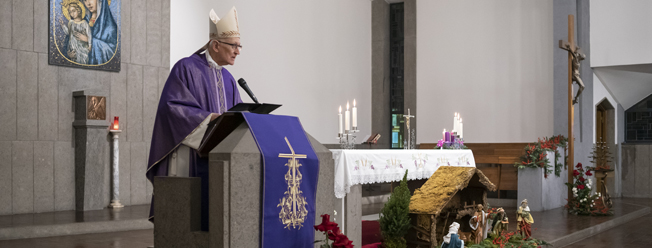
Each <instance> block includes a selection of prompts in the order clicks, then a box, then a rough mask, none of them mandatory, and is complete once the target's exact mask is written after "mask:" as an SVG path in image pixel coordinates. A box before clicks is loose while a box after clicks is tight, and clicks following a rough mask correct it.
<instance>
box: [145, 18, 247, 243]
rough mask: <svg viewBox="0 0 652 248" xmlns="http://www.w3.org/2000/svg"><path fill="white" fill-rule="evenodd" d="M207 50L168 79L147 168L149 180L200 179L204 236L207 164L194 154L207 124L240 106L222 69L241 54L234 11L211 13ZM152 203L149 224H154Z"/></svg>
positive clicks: (178, 66) (186, 60)
mask: <svg viewBox="0 0 652 248" xmlns="http://www.w3.org/2000/svg"><path fill="white" fill-rule="evenodd" d="M209 19H210V22H209V26H210V29H209V30H210V34H209V39H208V42H207V43H206V45H204V47H202V48H201V49H199V50H198V51H197V52H195V53H194V54H192V55H191V56H190V57H186V58H183V59H181V60H179V61H178V62H177V63H176V64H175V65H174V67H173V68H172V70H171V71H170V75H169V76H168V79H167V81H166V82H165V87H163V91H162V93H161V98H160V101H159V105H158V110H157V112H156V119H155V123H154V129H153V134H152V143H151V149H150V153H149V161H148V163H147V172H146V175H147V179H148V180H150V182H152V183H153V182H154V177H156V176H180V177H199V178H201V188H202V190H201V197H202V200H201V214H202V218H201V220H202V221H201V228H202V230H203V231H208V180H209V178H208V159H207V158H201V157H199V155H198V153H197V149H198V148H199V145H200V142H201V139H202V137H203V135H204V132H205V131H206V128H207V124H208V123H209V122H210V121H211V120H213V119H215V118H217V117H218V116H219V115H220V114H222V113H224V112H226V111H227V110H228V109H229V108H231V107H233V106H234V105H236V104H238V103H241V102H242V100H241V99H240V94H239V92H238V88H237V86H236V82H235V79H234V78H233V76H232V75H231V73H229V71H228V70H227V69H226V68H224V67H223V66H226V65H233V64H234V63H235V59H236V57H237V56H238V55H240V52H241V50H242V46H241V45H240V28H239V26H238V14H237V12H236V9H235V7H233V8H231V10H230V11H229V12H228V13H227V14H226V16H224V18H222V19H220V18H219V17H218V16H217V15H216V14H215V12H214V11H213V10H211V11H210V13H209ZM153 203H154V200H153V199H152V207H151V208H150V214H149V219H150V221H152V222H153V221H154V205H153Z"/></svg>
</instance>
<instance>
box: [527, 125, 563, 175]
mask: <svg viewBox="0 0 652 248" xmlns="http://www.w3.org/2000/svg"><path fill="white" fill-rule="evenodd" d="M567 142H568V139H567V138H566V137H564V136H563V135H557V136H552V137H550V138H547V137H544V138H543V139H541V138H539V139H538V140H537V142H536V143H534V144H528V145H527V146H525V148H524V149H525V155H523V156H521V162H517V163H515V164H514V166H517V167H518V168H519V169H524V168H526V167H531V168H543V175H544V176H545V177H546V178H548V175H549V174H551V173H552V172H553V170H552V165H550V160H549V159H548V157H547V156H546V155H547V154H546V152H555V163H554V172H555V175H556V176H557V177H559V176H560V175H561V168H562V164H561V163H560V162H559V159H560V158H561V154H559V150H558V149H557V148H559V147H562V148H564V149H565V148H566V146H567ZM565 164H566V159H564V165H565Z"/></svg>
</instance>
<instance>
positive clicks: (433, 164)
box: [331, 149, 475, 198]
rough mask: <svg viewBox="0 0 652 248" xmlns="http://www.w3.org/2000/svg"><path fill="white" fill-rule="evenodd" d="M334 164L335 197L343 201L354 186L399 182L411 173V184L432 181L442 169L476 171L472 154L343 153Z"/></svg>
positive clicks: (432, 151) (338, 152) (337, 154)
mask: <svg viewBox="0 0 652 248" xmlns="http://www.w3.org/2000/svg"><path fill="white" fill-rule="evenodd" d="M331 152H333V159H334V160H335V197H337V198H343V197H344V196H346V194H348V193H349V192H350V189H351V186H353V185H358V184H371V183H387V182H396V181H400V180H402V179H403V175H404V174H405V170H406V169H407V170H408V176H407V177H408V180H416V179H426V178H430V176H432V174H433V173H435V171H437V168H439V167H440V166H464V167H475V160H474V159H473V153H472V152H471V150H435V149H429V150H399V149H393V150H389V149H388V150H340V149H332V150H331Z"/></svg>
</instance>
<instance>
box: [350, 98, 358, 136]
mask: <svg viewBox="0 0 652 248" xmlns="http://www.w3.org/2000/svg"><path fill="white" fill-rule="evenodd" d="M351 111H352V112H353V113H351V114H352V115H353V121H352V122H351V123H352V124H351V125H352V126H353V129H357V127H358V108H356V107H355V99H353V109H351Z"/></svg>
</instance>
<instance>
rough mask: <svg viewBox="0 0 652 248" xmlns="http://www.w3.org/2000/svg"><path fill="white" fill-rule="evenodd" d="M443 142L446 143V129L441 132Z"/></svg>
mask: <svg viewBox="0 0 652 248" xmlns="http://www.w3.org/2000/svg"><path fill="white" fill-rule="evenodd" d="M441 140H443V141H446V128H444V131H443V132H441Z"/></svg>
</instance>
